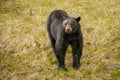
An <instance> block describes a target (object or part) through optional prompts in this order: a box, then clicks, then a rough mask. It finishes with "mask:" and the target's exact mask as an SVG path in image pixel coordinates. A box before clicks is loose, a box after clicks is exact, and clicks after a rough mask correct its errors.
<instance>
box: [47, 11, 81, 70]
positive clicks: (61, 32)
mask: <svg viewBox="0 0 120 80" xmlns="http://www.w3.org/2000/svg"><path fill="white" fill-rule="evenodd" d="M80 19H81V17H78V18H73V17H69V16H68V14H67V13H66V12H65V11H63V10H54V11H53V12H51V14H50V15H49V17H48V19H47V32H48V36H49V39H50V42H51V46H52V48H53V50H54V53H55V56H56V58H57V61H58V68H62V69H65V70H67V69H66V67H65V63H64V62H65V53H66V49H67V47H68V45H69V44H70V45H71V46H72V55H73V68H75V69H79V67H80V58H81V55H82V48H83V37H82V32H81V28H80V27H81V26H80V24H79V21H80Z"/></svg>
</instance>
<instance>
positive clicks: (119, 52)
mask: <svg viewBox="0 0 120 80" xmlns="http://www.w3.org/2000/svg"><path fill="white" fill-rule="evenodd" d="M55 9H62V10H65V11H66V12H67V13H68V14H69V15H70V16H72V17H78V16H81V18H82V19H81V21H80V24H81V29H82V33H83V37H84V49H83V55H82V58H81V67H80V69H79V70H74V69H73V68H72V54H71V47H69V48H68V50H67V54H66V60H65V63H66V66H67V68H68V71H67V72H65V71H62V70H57V67H56V62H57V60H56V58H55V56H54V53H53V50H52V48H51V46H50V42H49V39H48V35H47V31H46V19H47V17H48V15H49V14H50V12H51V11H53V10H55ZM119 13H120V1H119V0H100V1H98V0H93V1H91V0H84V1H83V0H25V1H20V0H1V1H0V80H119V79H120V26H119V25H120V14H119Z"/></svg>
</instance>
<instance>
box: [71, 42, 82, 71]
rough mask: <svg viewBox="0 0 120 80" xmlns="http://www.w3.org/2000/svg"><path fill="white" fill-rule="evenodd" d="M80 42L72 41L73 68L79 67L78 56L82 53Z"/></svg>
mask: <svg viewBox="0 0 120 80" xmlns="http://www.w3.org/2000/svg"><path fill="white" fill-rule="evenodd" d="M81 45H82V44H81V43H80V42H79V41H74V42H73V43H72V53H73V68H75V69H79V67H80V58H81V55H82V46H81Z"/></svg>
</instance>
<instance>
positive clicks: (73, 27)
mask: <svg viewBox="0 0 120 80" xmlns="http://www.w3.org/2000/svg"><path fill="white" fill-rule="evenodd" d="M80 20H81V17H77V18H66V19H65V20H64V21H63V29H64V31H65V33H66V34H72V33H74V32H76V31H77V30H79V29H80V24H79V21H80Z"/></svg>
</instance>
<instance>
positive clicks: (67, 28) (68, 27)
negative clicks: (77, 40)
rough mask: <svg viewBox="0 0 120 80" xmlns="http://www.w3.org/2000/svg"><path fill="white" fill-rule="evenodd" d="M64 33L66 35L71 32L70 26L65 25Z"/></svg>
mask: <svg viewBox="0 0 120 80" xmlns="http://www.w3.org/2000/svg"><path fill="white" fill-rule="evenodd" d="M65 32H66V33H68V34H69V33H71V32H72V26H71V25H70V24H67V25H66V28H65Z"/></svg>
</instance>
